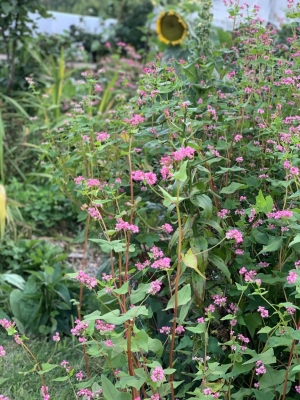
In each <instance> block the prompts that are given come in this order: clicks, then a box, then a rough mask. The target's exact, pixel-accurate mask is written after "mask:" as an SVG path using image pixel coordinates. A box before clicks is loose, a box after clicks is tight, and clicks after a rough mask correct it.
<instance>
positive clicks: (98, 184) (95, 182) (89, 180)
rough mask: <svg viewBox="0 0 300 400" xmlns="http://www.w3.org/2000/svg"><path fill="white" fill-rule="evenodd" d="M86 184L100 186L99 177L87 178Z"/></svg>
mask: <svg viewBox="0 0 300 400" xmlns="http://www.w3.org/2000/svg"><path fill="white" fill-rule="evenodd" d="M86 184H87V186H88V187H93V186H101V183H100V181H99V179H94V178H91V179H88V180H87V181H86Z"/></svg>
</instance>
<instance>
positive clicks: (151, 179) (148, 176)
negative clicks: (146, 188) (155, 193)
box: [131, 170, 157, 186]
mask: <svg viewBox="0 0 300 400" xmlns="http://www.w3.org/2000/svg"><path fill="white" fill-rule="evenodd" d="M131 178H132V179H133V180H134V181H146V182H147V183H148V185H150V186H151V185H154V184H155V182H156V181H157V176H156V174H154V173H153V172H143V171H140V170H138V171H132V174H131Z"/></svg>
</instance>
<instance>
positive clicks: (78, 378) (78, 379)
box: [75, 371, 84, 382]
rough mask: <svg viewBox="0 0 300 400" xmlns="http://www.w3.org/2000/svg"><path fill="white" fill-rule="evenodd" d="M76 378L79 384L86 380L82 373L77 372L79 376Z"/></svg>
mask: <svg viewBox="0 0 300 400" xmlns="http://www.w3.org/2000/svg"><path fill="white" fill-rule="evenodd" d="M75 376H76V380H77V381H79V382H81V381H82V379H83V378H84V374H83V372H82V371H79V372H77V374H76V375H75Z"/></svg>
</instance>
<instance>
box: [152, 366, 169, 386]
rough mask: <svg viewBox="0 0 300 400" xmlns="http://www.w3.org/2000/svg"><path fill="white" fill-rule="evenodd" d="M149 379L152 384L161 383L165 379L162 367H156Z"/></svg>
mask: <svg viewBox="0 0 300 400" xmlns="http://www.w3.org/2000/svg"><path fill="white" fill-rule="evenodd" d="M150 377H151V380H152V382H162V381H163V379H164V377H165V373H164V370H163V369H162V367H156V368H154V370H153V371H152V373H151V376H150Z"/></svg>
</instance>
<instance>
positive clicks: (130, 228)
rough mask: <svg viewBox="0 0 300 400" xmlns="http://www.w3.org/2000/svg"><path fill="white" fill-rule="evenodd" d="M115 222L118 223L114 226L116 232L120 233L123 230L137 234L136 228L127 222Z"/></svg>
mask: <svg viewBox="0 0 300 400" xmlns="http://www.w3.org/2000/svg"><path fill="white" fill-rule="evenodd" d="M117 221H118V223H117V224H116V226H115V230H116V231H121V230H122V229H123V230H124V231H131V232H133V233H138V232H139V228H138V226H136V225H133V224H130V223H129V222H126V221H123V220H122V218H118V219H117Z"/></svg>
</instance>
